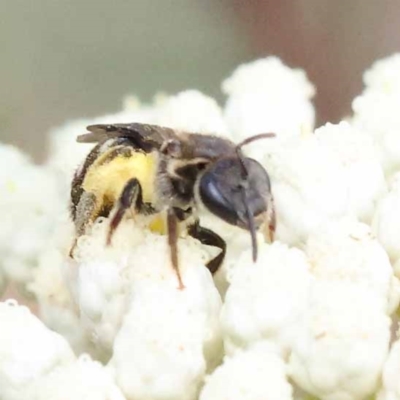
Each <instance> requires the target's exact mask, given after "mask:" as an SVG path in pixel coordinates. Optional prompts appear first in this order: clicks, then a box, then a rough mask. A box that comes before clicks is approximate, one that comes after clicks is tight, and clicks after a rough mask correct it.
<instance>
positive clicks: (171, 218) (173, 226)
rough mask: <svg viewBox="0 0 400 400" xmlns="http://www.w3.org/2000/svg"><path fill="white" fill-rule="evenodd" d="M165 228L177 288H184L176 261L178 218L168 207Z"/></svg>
mask: <svg viewBox="0 0 400 400" xmlns="http://www.w3.org/2000/svg"><path fill="white" fill-rule="evenodd" d="M167 228H168V245H169V249H170V252H171V264H172V267H173V268H174V270H175V271H176V276H177V278H178V281H179V289H184V288H185V286H184V284H183V282H182V277H181V274H180V272H179V261H178V218H177V216H176V215H175V211H174V209H172V208H171V209H169V210H168V213H167Z"/></svg>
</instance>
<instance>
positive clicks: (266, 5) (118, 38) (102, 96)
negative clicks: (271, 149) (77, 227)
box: [0, 0, 400, 158]
mask: <svg viewBox="0 0 400 400" xmlns="http://www.w3.org/2000/svg"><path fill="white" fill-rule="evenodd" d="M0 16H1V23H0V43H1V74H0V140H1V141H2V142H7V143H14V144H17V145H19V146H21V147H23V148H24V149H25V150H26V151H28V152H30V153H31V154H33V155H34V156H35V157H36V158H40V157H41V156H42V155H43V153H44V149H43V141H42V138H43V135H45V134H46V132H47V131H48V130H49V129H50V128H51V127H54V126H57V125H60V124H62V123H63V122H65V121H66V120H69V119H72V118H78V117H91V116H96V115H99V114H102V113H106V112H113V111H117V110H119V109H120V107H121V101H122V98H123V97H124V96H125V95H127V94H136V95H138V96H139V97H140V98H141V99H142V100H143V101H150V100H151V98H152V96H153V95H154V94H155V93H156V92H158V91H160V90H163V91H165V92H168V93H175V92H177V91H180V90H182V89H186V88H196V89H199V90H202V91H204V92H205V93H206V94H209V95H211V96H214V97H216V98H217V99H218V100H219V101H220V102H223V98H222V95H221V93H220V83H221V80H222V79H223V78H225V77H226V76H228V75H229V74H230V73H231V72H232V70H233V69H234V68H235V67H236V66H237V65H238V64H240V63H243V62H247V61H250V60H253V59H255V58H259V57H264V56H267V55H277V56H279V57H281V58H282V60H283V61H284V62H285V63H286V64H288V65H290V66H292V67H300V68H303V69H305V70H306V72H307V74H308V76H309V78H310V79H311V81H312V82H313V83H314V84H315V85H316V87H317V96H316V98H315V103H316V108H317V118H318V124H321V123H323V122H326V121H331V122H335V121H337V120H338V119H340V118H341V117H342V116H344V115H346V114H348V113H349V112H350V106H351V100H352V98H353V97H354V96H355V95H356V94H357V93H359V92H360V91H361V89H362V72H363V71H364V70H365V69H366V68H367V67H369V66H370V64H371V63H372V62H373V61H374V60H375V59H377V58H380V57H383V56H386V55H388V54H390V53H393V52H396V51H399V50H400V35H399V34H398V27H399V26H400V7H399V3H398V2H397V1H393V0H351V1H349V0H336V1H332V0H330V1H329V0H293V1H289V0H276V1H268V0H219V1H216V0H215V1H212V0H168V1H165V0H164V1H162V0H131V1H129V0H113V1H106V0H64V1H62V0H40V1H26V0H12V1H5V0H3V1H1V2H0Z"/></svg>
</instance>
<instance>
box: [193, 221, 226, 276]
mask: <svg viewBox="0 0 400 400" xmlns="http://www.w3.org/2000/svg"><path fill="white" fill-rule="evenodd" d="M188 233H189V235H190V236H192V237H193V238H195V239H197V240H199V241H200V243H202V244H205V245H208V246H214V247H218V248H219V249H221V252H220V253H219V254H218V255H217V256H216V257H214V258H213V259H212V260H210V261H209V262H208V263H207V268H208V269H209V271H210V272H211V273H212V274H213V275H214V274H215V273H216V272H217V271H218V269H219V267H220V266H221V264H222V262H223V261H224V258H225V254H226V243H225V241H224V240H223V239H222V238H221V237H220V236H219V235H217V234H216V233H215V232H213V231H212V230H210V229H207V228H203V227H202V226H200V225H199V222H198V221H197V222H195V223H194V224H193V225H191V226H189V228H188Z"/></svg>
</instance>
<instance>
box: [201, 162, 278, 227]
mask: <svg viewBox="0 0 400 400" xmlns="http://www.w3.org/2000/svg"><path fill="white" fill-rule="evenodd" d="M244 162H245V164H246V168H247V170H248V176H247V178H243V176H242V175H243V174H242V172H243V169H242V165H241V163H240V161H239V160H238V159H237V158H234V157H227V158H224V159H221V160H219V161H217V162H216V163H215V164H214V165H212V166H211V167H210V168H209V169H207V170H206V171H205V173H204V175H203V176H202V178H201V179H200V183H199V194H200V198H201V200H202V202H203V204H204V206H205V207H206V208H207V209H208V210H209V211H210V212H211V213H213V214H214V215H216V216H218V217H219V218H221V219H223V220H224V221H226V222H228V223H229V224H232V225H237V226H240V227H242V228H245V229H248V227H249V226H250V225H249V224H250V222H249V217H248V213H251V215H252V216H253V217H255V218H257V217H258V216H261V215H262V214H263V213H265V212H266V207H267V202H266V199H267V195H268V193H269V191H270V184H269V178H268V175H267V173H266V171H265V170H264V168H263V167H262V166H261V165H260V164H259V163H258V162H257V161H255V160H252V159H249V158H245V159H244ZM256 222H257V223H256V225H259V222H258V220H257V221H256Z"/></svg>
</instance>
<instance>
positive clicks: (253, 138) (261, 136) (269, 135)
mask: <svg viewBox="0 0 400 400" xmlns="http://www.w3.org/2000/svg"><path fill="white" fill-rule="evenodd" d="M273 137H276V135H275V133H260V134H258V135H254V136H250V137H248V138H247V139H245V140H243V141H242V142H240V143H239V144H237V145H236V154H237V156H238V158H239V161H240V165H241V166H242V170H243V178H247V177H248V176H249V173H248V171H247V168H246V165H245V164H244V160H243V155H242V153H241V151H240V149H241V148H242V147H243V146H245V145H246V144H249V143H251V142H254V141H256V140H259V139H267V138H273Z"/></svg>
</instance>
